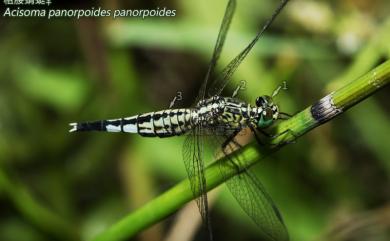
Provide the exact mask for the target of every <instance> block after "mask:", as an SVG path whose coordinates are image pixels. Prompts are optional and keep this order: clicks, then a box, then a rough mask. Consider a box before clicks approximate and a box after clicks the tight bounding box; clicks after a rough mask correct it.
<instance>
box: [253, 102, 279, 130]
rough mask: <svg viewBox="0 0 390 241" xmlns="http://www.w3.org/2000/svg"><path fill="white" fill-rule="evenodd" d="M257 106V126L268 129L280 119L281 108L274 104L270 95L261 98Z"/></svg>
mask: <svg viewBox="0 0 390 241" xmlns="http://www.w3.org/2000/svg"><path fill="white" fill-rule="evenodd" d="M256 106H257V108H258V111H259V112H258V113H259V116H258V119H257V126H258V127H260V128H266V127H268V126H270V125H271V124H272V123H273V122H274V121H275V120H277V119H278V115H279V108H278V106H277V105H276V104H274V102H273V100H272V97H271V96H268V95H263V96H259V97H257V99H256Z"/></svg>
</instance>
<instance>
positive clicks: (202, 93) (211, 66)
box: [196, 0, 236, 102]
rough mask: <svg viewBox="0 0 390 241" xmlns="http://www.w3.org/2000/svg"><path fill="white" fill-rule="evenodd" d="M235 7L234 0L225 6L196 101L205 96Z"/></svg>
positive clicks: (230, 0)
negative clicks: (211, 54)
mask: <svg viewBox="0 0 390 241" xmlns="http://www.w3.org/2000/svg"><path fill="white" fill-rule="evenodd" d="M235 9H236V0H229V2H228V4H227V6H226V10H225V15H224V17H223V20H222V23H221V26H220V28H219V33H218V38H217V41H216V43H215V46H214V52H213V56H212V58H211V60H210V64H209V67H208V70H207V73H206V76H205V79H204V81H203V84H202V86H201V88H200V91H199V94H198V97H197V98H196V102H198V101H199V100H201V99H204V97H205V94H206V88H207V85H208V82H209V80H210V76H211V75H212V74H213V72H214V68H215V65H216V64H217V61H218V59H219V56H220V55H221V51H222V48H223V45H224V43H225V39H226V35H227V32H228V30H229V27H230V23H231V21H232V18H233V15H234V11H235Z"/></svg>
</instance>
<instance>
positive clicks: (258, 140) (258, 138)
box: [249, 125, 268, 146]
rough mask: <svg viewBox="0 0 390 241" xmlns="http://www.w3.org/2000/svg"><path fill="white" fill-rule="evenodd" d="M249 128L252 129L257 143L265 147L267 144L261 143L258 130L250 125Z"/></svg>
mask: <svg viewBox="0 0 390 241" xmlns="http://www.w3.org/2000/svg"><path fill="white" fill-rule="evenodd" d="M249 128H250V129H251V131H252V133H253V135H254V136H255V139H256V142H257V143H258V144H259V145H260V146H264V145H265V144H264V143H263V142H262V141H261V139H260V136H259V133H258V131H257V129H256V128H254V127H253V126H252V125H249ZM267 134H268V133H267Z"/></svg>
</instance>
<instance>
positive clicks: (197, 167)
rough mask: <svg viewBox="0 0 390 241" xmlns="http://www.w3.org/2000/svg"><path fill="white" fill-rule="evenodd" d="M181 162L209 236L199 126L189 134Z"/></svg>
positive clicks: (202, 148)
mask: <svg viewBox="0 0 390 241" xmlns="http://www.w3.org/2000/svg"><path fill="white" fill-rule="evenodd" d="M182 153H183V160H184V164H185V167H186V170H187V174H188V178H189V180H190V185H191V190H192V193H193V194H194V196H195V197H197V198H196V204H197V205H198V208H199V211H200V215H201V216H202V221H203V223H205V224H206V225H207V228H208V230H209V233H210V235H211V228H210V219H209V212H208V211H209V210H208V202H207V191H206V178H205V176H204V166H205V164H204V159H203V157H204V145H203V137H202V135H201V126H197V127H196V128H195V129H193V130H192V131H191V132H190V133H189V134H187V136H186V139H185V141H184V144H183V151H182Z"/></svg>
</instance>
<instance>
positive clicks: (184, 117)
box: [70, 108, 193, 137]
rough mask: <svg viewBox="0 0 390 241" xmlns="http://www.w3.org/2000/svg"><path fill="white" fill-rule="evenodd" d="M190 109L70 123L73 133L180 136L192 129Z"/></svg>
mask: <svg viewBox="0 0 390 241" xmlns="http://www.w3.org/2000/svg"><path fill="white" fill-rule="evenodd" d="M191 113H192V110H191V109H184V108H182V109H167V110H162V111H156V112H150V113H146V114H141V115H136V116H131V117H126V118H119V119H111V120H100V121H92V122H81V123H72V124H70V125H71V126H72V129H71V130H70V132H74V131H107V132H127V133H138V134H139V135H141V136H146V137H155V136H158V137H169V136H176V135H182V134H184V133H185V132H187V131H188V130H190V129H191V128H192V127H193V123H192V118H191V115H192V114H191Z"/></svg>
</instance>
